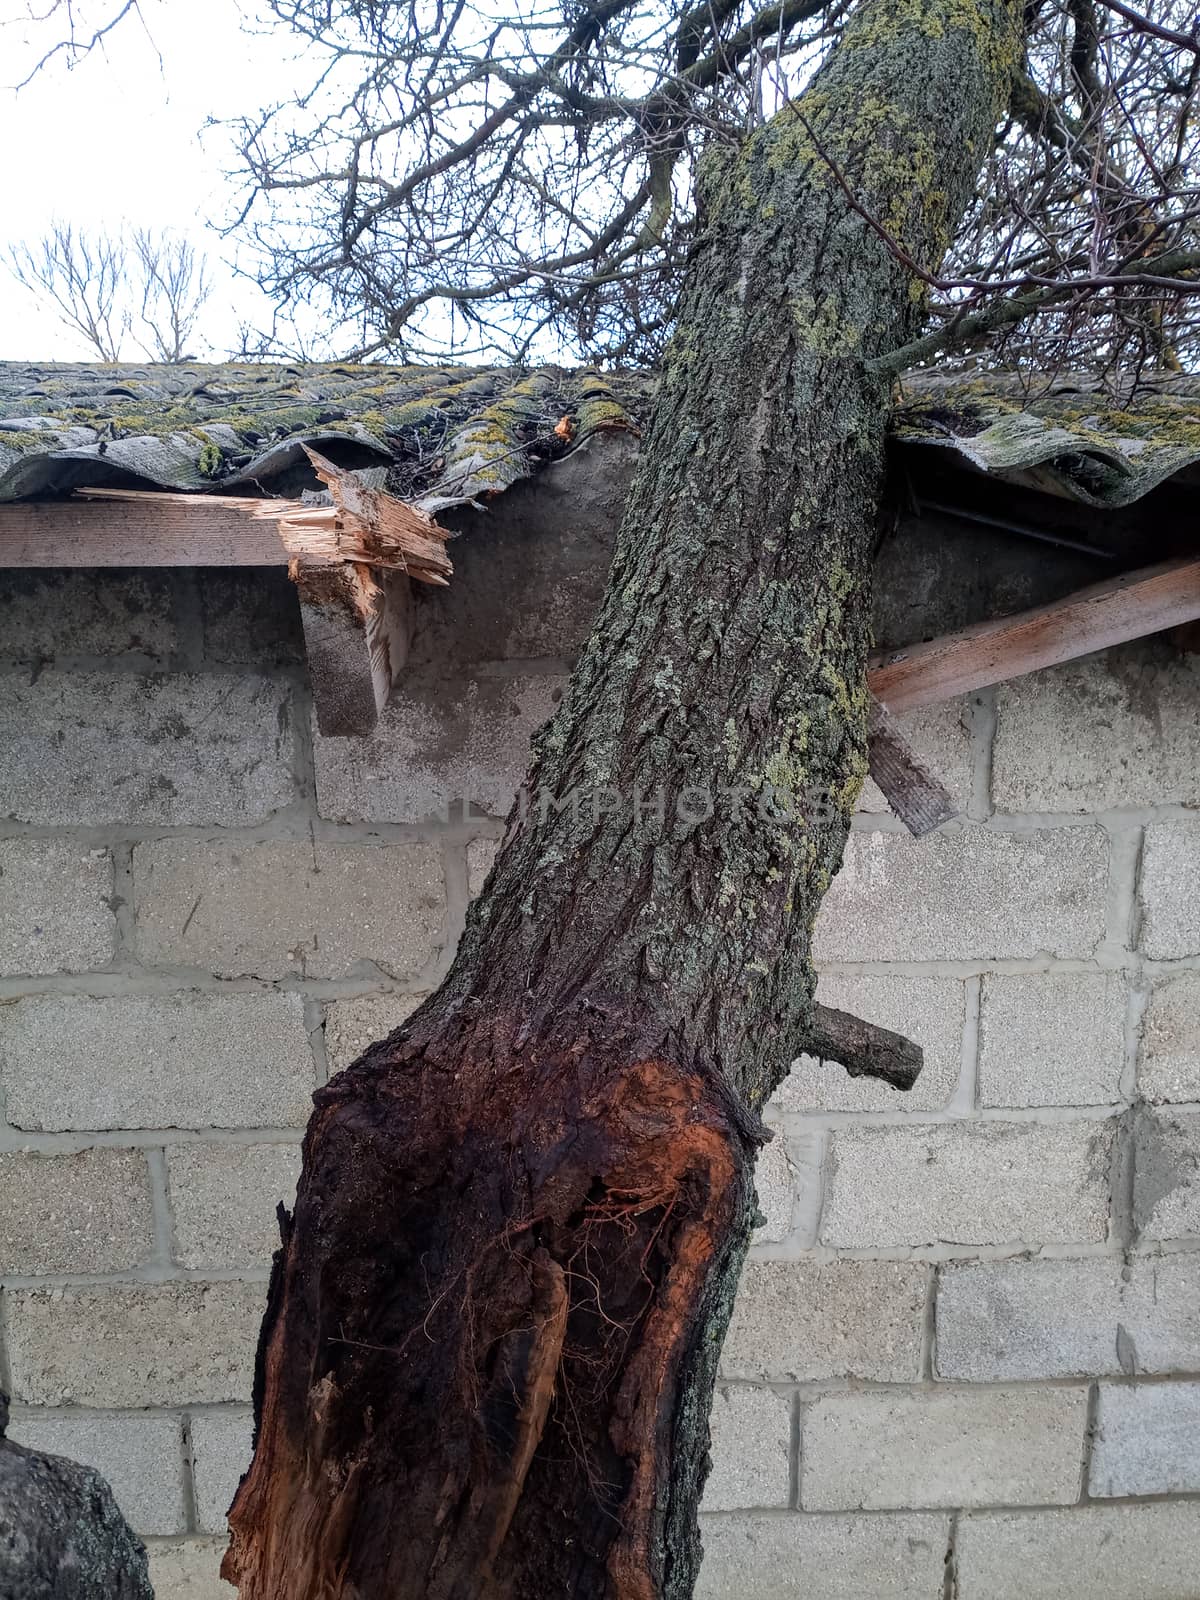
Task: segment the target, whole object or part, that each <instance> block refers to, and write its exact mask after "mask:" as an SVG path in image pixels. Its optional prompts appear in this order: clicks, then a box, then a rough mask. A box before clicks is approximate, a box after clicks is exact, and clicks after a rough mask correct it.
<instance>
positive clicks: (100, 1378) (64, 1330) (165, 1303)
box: [5, 1283, 267, 1406]
mask: <svg viewBox="0 0 1200 1600" xmlns="http://www.w3.org/2000/svg"><path fill="white" fill-rule="evenodd" d="M266 1293H267V1291H266V1286H265V1285H264V1284H261V1283H161V1284H108V1285H105V1286H104V1287H95V1288H77V1289H13V1290H10V1291H8V1292H7V1294H6V1296H5V1300H6V1313H5V1314H6V1319H7V1330H6V1331H7V1344H8V1364H9V1372H10V1375H11V1380H12V1389H13V1398H14V1399H15V1400H17V1401H19V1402H21V1403H22V1404H26V1405H41V1406H62V1405H79V1406H179V1405H193V1404H205V1403H208V1402H218V1401H224V1400H240V1401H246V1400H248V1399H249V1398H250V1382H251V1375H252V1371H253V1366H254V1351H255V1348H256V1346H257V1343H258V1328H259V1324H260V1322H261V1321H262V1313H263V1307H264V1305H265V1304H266Z"/></svg>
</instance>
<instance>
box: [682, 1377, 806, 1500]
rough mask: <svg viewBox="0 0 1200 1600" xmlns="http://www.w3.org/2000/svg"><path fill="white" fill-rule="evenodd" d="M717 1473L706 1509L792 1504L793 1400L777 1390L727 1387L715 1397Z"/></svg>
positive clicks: (707, 1488) (709, 1487)
mask: <svg viewBox="0 0 1200 1600" xmlns="http://www.w3.org/2000/svg"><path fill="white" fill-rule="evenodd" d="M709 1426H710V1428H711V1429H712V1473H711V1475H710V1476H709V1479H708V1482H707V1484H706V1485H705V1488H704V1509H705V1511H741V1510H745V1509H750V1508H753V1507H756V1506H763V1507H766V1506H786V1505H787V1503H788V1499H789V1496H790V1494H791V1454H792V1401H791V1396H790V1395H786V1394H777V1393H776V1392H775V1390H774V1389H730V1388H725V1387H721V1388H719V1389H718V1390H717V1392H716V1394H715V1395H714V1396H713V1407H712V1412H711V1414H710V1416H709Z"/></svg>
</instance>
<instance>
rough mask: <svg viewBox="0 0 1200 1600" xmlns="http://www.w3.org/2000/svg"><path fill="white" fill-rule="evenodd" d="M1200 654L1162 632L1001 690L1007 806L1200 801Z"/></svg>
mask: <svg viewBox="0 0 1200 1600" xmlns="http://www.w3.org/2000/svg"><path fill="white" fill-rule="evenodd" d="M1198 752H1200V660H1197V658H1196V657H1194V656H1187V655H1183V654H1181V653H1180V651H1178V650H1176V649H1174V648H1173V647H1172V646H1170V645H1168V644H1166V643H1164V642H1162V641H1161V640H1157V639H1146V640H1138V641H1137V642H1136V643H1134V644H1129V645H1122V646H1120V647H1119V648H1117V649H1115V650H1109V651H1105V652H1102V653H1101V654H1099V655H1093V656H1086V657H1084V658H1083V659H1082V660H1079V661H1069V662H1067V663H1066V665H1065V666H1061V667H1054V668H1052V669H1050V670H1049V671H1046V672H1035V673H1032V674H1031V675H1030V676H1028V677H1025V678H1014V679H1013V680H1012V681H1011V682H1010V683H1005V684H1002V685H1001V686H1000V688H999V690H998V691H997V723H996V743H995V749H994V755H993V762H992V795H993V799H994V800H995V804H996V806H997V808H998V809H999V810H1000V811H1060V812H1065V811H1105V810H1109V809H1112V808H1118V807H1142V806H1155V805H1163V804H1166V803H1169V802H1175V803H1177V804H1182V805H1195V804H1200V760H1197V753H1198Z"/></svg>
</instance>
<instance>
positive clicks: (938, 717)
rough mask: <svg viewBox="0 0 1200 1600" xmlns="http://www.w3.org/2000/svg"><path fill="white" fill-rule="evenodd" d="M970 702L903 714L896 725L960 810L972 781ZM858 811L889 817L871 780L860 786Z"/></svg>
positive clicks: (884, 801) (885, 805) (884, 803)
mask: <svg viewBox="0 0 1200 1600" xmlns="http://www.w3.org/2000/svg"><path fill="white" fill-rule="evenodd" d="M970 712H971V702H970V700H969V699H967V700H947V701H946V702H945V703H944V704H942V705H936V706H921V707H919V708H918V709H917V710H915V711H904V712H901V714H900V715H899V716H898V717H897V718H896V722H897V725H898V726H899V728H900V731H901V733H902V734H904V736H905V738H906V739H907V740H908V742H909V744H910V745H911V746H912V748H913V750H914V751H915V752H916V754H917V755H918V756H919V757H920V758H921V760H922V761H924V762H925V763H926V765H927V766H929V767H930V768H932V770H933V771H934V772H935V773H936V774H937V776H938V777H939V778H940V779H941V780H942V782H943V783H944V784H945V785H946V788H947V789H948V790H949V791H950V797H951V799H952V800H953V801H954V804H955V805H956V806H957V807H958V809H959V810H960V811H966V809H967V805H968V803H969V801H970V799H971V788H972V784H973V781H974V750H973V747H972V743H971V730H970V724H969V721H968V719H969V717H970ZM858 809H859V811H863V812H870V813H871V814H873V815H874V814H880V813H882V814H884V815H890V814H891V809H892V808H891V806H889V805H888V803H887V801H886V799H885V798H884V796H883V794H882V793H881V792H880V790H879V788H878V787H877V785H876V784H875V781H874V779H873V778H868V779H867V781H866V783H864V784H863V791H862V794H861V795H860V796H859V801H858Z"/></svg>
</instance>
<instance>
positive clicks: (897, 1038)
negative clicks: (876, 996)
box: [808, 1005, 925, 1090]
mask: <svg viewBox="0 0 1200 1600" xmlns="http://www.w3.org/2000/svg"><path fill="white" fill-rule="evenodd" d="M808 1052H809V1054H810V1055H814V1056H819V1057H820V1059H821V1060H822V1061H836V1062H837V1063H838V1065H839V1066H842V1067H845V1069H846V1071H847V1072H848V1073H849V1074H850V1076H851V1077H852V1078H880V1079H882V1080H883V1082H884V1083H890V1084H891V1086H892V1088H893V1089H904V1090H908V1089H911V1088H912V1086H913V1084H914V1083H916V1081H917V1078H918V1077H919V1076H920V1073H921V1067H922V1066H923V1065H924V1060H925V1052H924V1051H923V1050H922V1049H921V1046H920V1045H919V1044H914V1043H913V1042H912V1040H911V1039H906V1038H905V1037H904V1035H903V1034H902V1033H893V1032H892V1031H891V1029H890V1028H881V1027H879V1025H878V1024H877V1023H874V1022H864V1021H863V1020H862V1018H861V1017H854V1016H851V1014H850V1013H849V1012H848V1011H835V1010H834V1009H833V1007H832V1006H822V1005H818V1006H815V1007H814V1011H813V1033H812V1037H811V1038H810V1040H809V1046H808Z"/></svg>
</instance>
